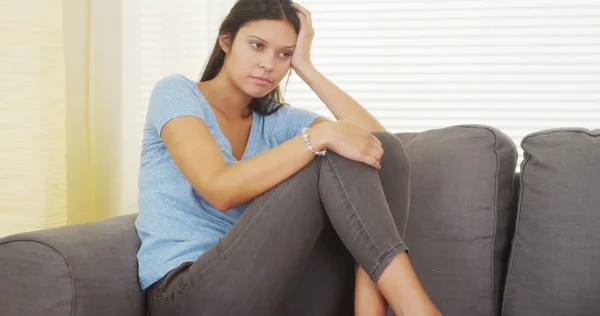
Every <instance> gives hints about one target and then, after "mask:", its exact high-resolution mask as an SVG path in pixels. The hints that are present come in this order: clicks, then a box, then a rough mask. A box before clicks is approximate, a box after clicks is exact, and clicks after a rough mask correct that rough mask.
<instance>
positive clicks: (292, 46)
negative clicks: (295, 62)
mask: <svg viewBox="0 0 600 316" xmlns="http://www.w3.org/2000/svg"><path fill="white" fill-rule="evenodd" d="M248 37H254V38H256V39H258V40H260V41H262V42H265V44H269V42H268V41H267V40H264V39H262V38H260V37H258V36H256V35H249V36H248ZM294 47H296V44H294V45H290V46H284V47H283V48H294Z"/></svg>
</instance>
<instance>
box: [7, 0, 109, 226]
mask: <svg viewBox="0 0 600 316" xmlns="http://www.w3.org/2000/svg"><path fill="white" fill-rule="evenodd" d="M90 3H91V2H90V1H89V0H80V1H75V0H63V1H61V0H0V43H2V44H1V45H0V86H1V87H2V88H1V89H0V237H2V236H7V235H11V234H15V233H19V232H25V231H31V230H38V229H44V228H49V227H57V226H62V225H68V224H75V223H82V222H87V221H92V220H97V219H101V218H105V217H107V216H108V215H107V211H106V206H105V205H107V202H105V200H106V197H107V196H108V194H106V193H97V192H102V191H101V190H99V189H98V188H100V187H108V185H107V183H106V182H107V181H109V180H110V177H108V176H106V174H110V172H111V170H103V169H101V168H99V167H98V166H95V165H94V161H97V160H98V159H93V157H94V156H95V155H97V151H95V150H94V146H95V145H94V142H93V141H92V139H93V137H91V136H90V135H92V134H94V133H93V129H92V126H91V124H92V123H91V122H93V121H94V119H93V117H92V116H91V115H90V113H92V110H91V105H92V104H94V100H93V98H90V94H91V93H90V91H91V90H93V87H94V84H93V81H92V80H90V78H91V75H90V68H91V67H90V64H91V63H90V56H91V55H92V54H91V53H90V43H91V41H90V34H91V32H90V20H91V19H90V14H89V12H90V7H91V6H90ZM66 61H68V62H66ZM96 105H97V106H100V104H96ZM99 128H105V126H100V127H99ZM96 129H98V127H96ZM95 134H96V135H99V134H101V133H99V132H96V133H95ZM98 142H99V141H98ZM99 165H100V164H99ZM97 175H103V176H102V177H99V176H97ZM99 178H101V179H102V181H104V182H102V181H99V180H98V179H99ZM100 200H102V201H103V202H102V203H97V201H100Z"/></svg>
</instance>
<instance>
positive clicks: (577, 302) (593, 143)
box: [503, 129, 600, 316]
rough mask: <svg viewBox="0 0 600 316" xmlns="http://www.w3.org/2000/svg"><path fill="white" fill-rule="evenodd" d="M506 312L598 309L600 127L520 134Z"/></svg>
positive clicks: (533, 314)
mask: <svg viewBox="0 0 600 316" xmlns="http://www.w3.org/2000/svg"><path fill="white" fill-rule="evenodd" d="M521 146H522V148H523V150H524V160H523V163H522V167H521V173H522V175H521V189H520V196H521V198H520V205H519V210H518V219H517V224H516V231H515V239H514V241H513V251H512V254H511V259H510V263H509V272H508V276H507V284H506V292H505V297H506V298H505V302H504V305H503V315H506V316H512V315H528V316H538V315H539V316H542V315H544V316H545V315H600V269H599V267H600V130H596V131H589V130H584V129H553V130H547V131H541V132H538V133H534V134H531V135H528V136H527V137H525V138H524V139H523V141H522V143H521Z"/></svg>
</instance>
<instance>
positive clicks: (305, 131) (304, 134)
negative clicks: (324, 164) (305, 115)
mask: <svg viewBox="0 0 600 316" xmlns="http://www.w3.org/2000/svg"><path fill="white" fill-rule="evenodd" d="M302 138H303V139H304V144H305V145H306V147H307V148H308V150H310V152H312V153H313V154H315V155H317V156H325V154H326V153H327V149H323V150H320V151H316V150H314V148H313V146H312V144H311V142H310V141H309V140H308V127H304V128H303V129H302Z"/></svg>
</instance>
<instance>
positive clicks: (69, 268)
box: [0, 237, 75, 316]
mask: <svg viewBox="0 0 600 316" xmlns="http://www.w3.org/2000/svg"><path fill="white" fill-rule="evenodd" d="M19 238H20V239H13V240H8V241H4V242H0V245H2V244H9V243H13V242H19V241H26V242H34V243H37V244H40V245H43V246H46V247H48V248H50V249H52V250H54V251H55V252H56V253H57V254H59V255H60V257H61V258H62V259H63V260H64V261H65V265H66V266H67V270H68V271H69V278H70V279H71V282H70V284H71V316H74V315H75V282H74V278H73V271H72V270H71V265H70V264H69V261H67V259H66V258H65V256H64V255H63V254H62V253H61V252H60V251H58V249H57V248H56V246H54V245H50V244H48V243H46V242H43V241H40V240H37V239H34V238H27V237H25V238H24V237H19Z"/></svg>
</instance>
